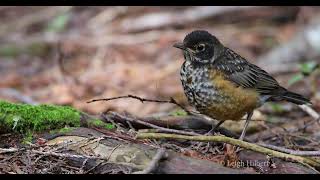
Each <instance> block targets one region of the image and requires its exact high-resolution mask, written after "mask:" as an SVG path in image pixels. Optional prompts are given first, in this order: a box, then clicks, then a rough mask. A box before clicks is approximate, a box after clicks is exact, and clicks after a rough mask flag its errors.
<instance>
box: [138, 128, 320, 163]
mask: <svg viewBox="0 0 320 180" xmlns="http://www.w3.org/2000/svg"><path fill="white" fill-rule="evenodd" d="M137 138H138V139H176V140H178V139H183V140H190V141H201V142H222V143H228V144H231V145H234V146H238V147H241V148H244V149H248V150H251V151H255V152H259V153H263V154H267V155H270V156H272V157H277V158H280V159H284V160H287V161H292V162H298V163H301V164H303V165H311V166H313V167H316V168H320V161H319V160H316V159H311V158H304V157H301V156H296V155H291V154H286V153H282V152H278V151H274V150H272V149H268V148H265V147H262V146H259V145H257V144H253V143H248V142H245V141H241V140H238V139H233V138H229V137H225V136H184V135H176V134H164V133H138V134H137Z"/></svg>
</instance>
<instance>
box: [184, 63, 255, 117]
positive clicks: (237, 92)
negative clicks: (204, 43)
mask: <svg viewBox="0 0 320 180" xmlns="http://www.w3.org/2000/svg"><path fill="white" fill-rule="evenodd" d="M180 75H181V82H182V86H183V88H184V92H185V95H186V96H187V99H188V101H189V103H190V104H191V105H192V106H194V107H195V108H196V109H197V110H198V111H199V112H201V113H203V114H206V115H208V116H210V117H212V118H215V119H218V120H239V119H241V117H243V116H244V115H245V114H246V113H247V112H250V111H252V110H253V109H254V108H256V107H257V102H258V94H257V93H256V92H255V91H254V90H250V89H243V88H242V87H237V86H236V85H235V84H234V83H232V82H230V81H228V80H226V79H225V78H224V76H223V74H222V73H220V72H218V71H215V70H214V69H213V68H212V67H208V66H201V65H193V64H191V63H190V62H189V61H185V62H184V63H183V65H182V67H181V70H180Z"/></svg>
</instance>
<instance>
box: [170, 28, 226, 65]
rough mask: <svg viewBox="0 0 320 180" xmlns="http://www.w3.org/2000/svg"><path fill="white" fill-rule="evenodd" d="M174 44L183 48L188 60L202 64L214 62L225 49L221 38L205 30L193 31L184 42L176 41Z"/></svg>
mask: <svg viewBox="0 0 320 180" xmlns="http://www.w3.org/2000/svg"><path fill="white" fill-rule="evenodd" d="M173 46H174V47H176V48H179V49H182V50H183V53H184V57H185V59H186V60H187V61H192V62H197V63H202V64H205V63H212V62H213V61H214V60H215V59H216V57H218V56H219V54H220V52H221V51H222V50H223V45H222V44H221V43H220V42H219V40H218V39H217V38H216V37H215V36H213V35H211V34H210V33H209V32H208V31H204V30H196V31H192V32H191V33H189V34H188V35H187V36H186V37H185V38H184V40H183V42H182V43H181V42H179V43H175V44H174V45H173Z"/></svg>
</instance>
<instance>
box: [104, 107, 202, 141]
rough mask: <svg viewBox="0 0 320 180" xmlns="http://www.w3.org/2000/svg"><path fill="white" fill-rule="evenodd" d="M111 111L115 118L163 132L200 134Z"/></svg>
mask: <svg viewBox="0 0 320 180" xmlns="http://www.w3.org/2000/svg"><path fill="white" fill-rule="evenodd" d="M109 113H110V114H111V115H112V116H113V117H114V118H121V119H124V120H126V121H129V122H136V123H139V124H142V125H145V126H147V127H151V128H155V129H158V130H159V131H161V132H167V133H175V134H183V135H191V136H197V135H200V134H198V133H194V132H188V131H182V130H176V129H169V128H164V127H160V126H157V125H154V124H150V123H147V122H145V121H142V120H139V119H136V118H130V117H127V116H122V115H120V114H118V113H116V112H109Z"/></svg>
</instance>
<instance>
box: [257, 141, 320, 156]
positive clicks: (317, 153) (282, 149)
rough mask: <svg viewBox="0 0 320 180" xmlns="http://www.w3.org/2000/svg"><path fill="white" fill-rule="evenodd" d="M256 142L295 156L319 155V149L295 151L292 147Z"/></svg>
mask: <svg viewBox="0 0 320 180" xmlns="http://www.w3.org/2000/svg"><path fill="white" fill-rule="evenodd" d="M258 144H259V145H260V146H263V147H265V148H269V149H272V150H276V151H280V152H284V153H287V154H291V155H296V156H320V151H295V150H292V149H287V148H284V147H278V146H275V145H271V144H263V143H258Z"/></svg>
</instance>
